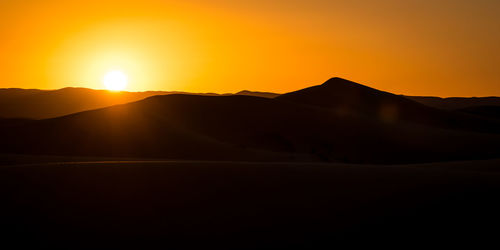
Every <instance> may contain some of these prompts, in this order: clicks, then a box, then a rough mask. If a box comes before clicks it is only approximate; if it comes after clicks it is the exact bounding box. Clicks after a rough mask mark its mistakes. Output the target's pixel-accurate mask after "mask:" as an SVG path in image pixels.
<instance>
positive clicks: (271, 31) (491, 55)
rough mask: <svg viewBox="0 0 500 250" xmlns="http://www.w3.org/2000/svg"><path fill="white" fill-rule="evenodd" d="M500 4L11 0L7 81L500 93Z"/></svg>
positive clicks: (5, 23)
mask: <svg viewBox="0 0 500 250" xmlns="http://www.w3.org/2000/svg"><path fill="white" fill-rule="evenodd" d="M498 13H500V1H494V0H478V1H474V2H471V1H466V0H455V1H451V0H439V1H416V0H409V1H396V0H383V1H366V0H365V1H359V0H352V1H335V0H330V1H327V0H309V1H298V0H288V1H285V0H268V1H264V0H253V1H250V0H245V1H237V0H233V1H228V0H212V1H203V0H191V1H161V0H142V1H130V0H122V1H117V0H111V1H109V0H108V1H106V0H100V1H95V0H87V1H81V0H75V1H60V0H43V1H42V0H28V1H22V2H21V1H14V0H6V1H1V2H0V20H1V22H0V35H1V37H2V39H0V53H1V54H2V58H3V60H2V61H1V62H0V76H1V78H0V87H3V88H5V87H19V88H41V89H56V88H63V87H69V86H75V87H88V88H96V89H102V88H104V86H103V83H102V80H101V79H102V78H103V76H104V75H105V74H106V72H109V71H112V70H121V71H123V72H124V73H126V74H127V75H128V78H129V83H128V87H127V90H129V91H145V90H166V91H175V90H176V91H189V92H217V93H227V92H237V91H239V90H243V89H249V90H256V91H271V92H279V93H284V92H288V91H293V90H297V89H300V88H304V87H307V86H311V85H315V84H320V83H322V82H324V81H325V80H327V79H328V78H330V77H333V76H339V77H343V78H346V79H349V80H352V81H356V82H359V83H362V84H366V85H369V86H371V87H374V88H378V89H381V90H386V91H390V92H393V93H398V94H409V95H435V96H443V97H447V96H492V95H497V96H500V70H499V69H498V67H499V65H500V48H499V47H500V46H498V45H499V44H500V32H499V31H500V30H499V28H500V15H498Z"/></svg>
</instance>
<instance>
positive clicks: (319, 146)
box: [0, 79, 500, 163]
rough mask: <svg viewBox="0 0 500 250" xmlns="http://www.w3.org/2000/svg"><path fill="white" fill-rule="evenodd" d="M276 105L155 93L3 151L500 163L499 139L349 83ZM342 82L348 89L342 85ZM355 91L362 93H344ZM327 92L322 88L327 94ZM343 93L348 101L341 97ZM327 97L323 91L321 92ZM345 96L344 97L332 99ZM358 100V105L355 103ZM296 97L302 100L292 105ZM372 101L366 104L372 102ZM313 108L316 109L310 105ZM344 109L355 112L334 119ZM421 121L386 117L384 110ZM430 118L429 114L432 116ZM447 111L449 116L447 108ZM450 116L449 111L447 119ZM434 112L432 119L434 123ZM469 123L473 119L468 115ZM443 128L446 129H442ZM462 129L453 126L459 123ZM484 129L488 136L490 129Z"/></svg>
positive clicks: (26, 130)
mask: <svg viewBox="0 0 500 250" xmlns="http://www.w3.org/2000/svg"><path fill="white" fill-rule="evenodd" d="M333 81H334V82H333V83H334V84H332V80H330V81H328V82H327V83H326V84H323V85H320V86H316V87H311V88H308V89H305V90H302V91H298V92H293V93H290V94H285V95H282V96H280V97H278V98H274V99H269V98H262V97H255V96H240V95H230V96H197V95H178V94H175V95H163V96H153V97H149V98H146V99H144V100H141V101H136V102H133V103H128V104H122V105H117V106H112V107H108V108H102V109H98V110H92V111H85V112H81V113H76V114H72V115H68V116H63V117H58V118H53V119H46V120H39V121H32V122H28V123H23V124H20V125H15V126H9V128H8V129H5V128H4V129H3V131H1V132H0V136H1V137H2V138H4V140H2V141H1V142H0V152H2V153H22V154H50V155H80V156H119V157H150V158H169V159H196V160H207V159H210V160H246V161H261V160H265V161H303V160H305V161H339V162H356V163H411V162H430V161H444V160H457V159H485V158H494V157H499V156H500V145H499V142H500V135H498V134H486V133H478V132H474V131H481V129H480V127H479V126H485V129H484V130H485V131H487V130H488V129H491V125H492V123H489V121H483V120H481V119H478V120H477V121H476V122H472V120H471V121H469V120H467V121H466V122H462V121H461V120H460V119H461V117H462V116H455V114H451V113H450V114H448V115H450V116H453V117H454V119H456V120H457V121H459V122H462V123H463V124H466V125H470V124H469V122H470V123H471V124H472V125H473V126H472V125H471V126H470V127H467V126H462V127H459V128H458V129H457V128H456V126H455V127H454V126H450V127H446V126H444V125H446V124H445V123H443V122H441V121H439V120H438V122H428V123H422V122H420V121H422V119H423V118H421V117H424V118H426V119H441V118H440V117H438V116H437V115H435V114H434V112H438V111H439V110H436V109H433V108H429V107H426V106H423V105H421V104H418V103H416V102H413V101H410V100H406V99H404V98H403V97H398V96H395V95H392V94H390V93H386V92H381V91H378V90H374V89H371V88H367V87H364V86H362V85H352V84H351V83H350V82H345V81H346V80H338V79H337V80H333ZM338 81H340V85H338V86H337V85H335V82H338ZM345 84H349V85H347V86H351V85H352V86H354V87H353V88H350V87H345V86H346V85H345ZM318 89H319V91H318ZM325 89H326V90H337V91H338V90H339V89H342V91H344V94H343V95H339V93H338V92H336V91H329V92H327V91H325ZM318 93H319V94H318ZM332 96H333V97H336V96H340V97H339V98H332ZM344 96H347V97H352V96H354V97H356V98H357V99H354V100H356V102H354V101H352V99H349V98H347V97H344ZM291 97H293V98H291ZM363 98H366V102H364V100H365V99H363ZM306 101H308V102H306ZM331 103H334V104H335V105H339V107H341V108H342V109H346V110H347V111H348V112H332V109H333V110H335V108H337V107H336V106H335V105H331ZM385 104H389V105H396V107H397V108H398V111H399V112H401V113H403V114H406V113H410V114H418V115H420V116H421V117H419V118H418V119H417V120H412V118H411V117H409V116H402V117H403V118H400V117H401V116H398V117H397V119H393V120H385V119H380V118H379V116H378V115H375V116H373V115H370V112H372V111H373V112H374V111H375V110H378V109H379V108H380V107H381V106H380V105H385ZM428 110H429V114H427V113H425V112H424V111H428ZM439 112H445V111H439ZM438 114H441V115H445V114H447V113H438ZM425 115H426V116H425ZM467 119H468V118H467ZM435 124H438V125H439V126H433V125H435ZM443 124H444V125H443ZM452 125H453V124H452ZM483 132H484V131H483Z"/></svg>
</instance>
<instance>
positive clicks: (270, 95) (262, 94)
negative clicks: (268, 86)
mask: <svg viewBox="0 0 500 250" xmlns="http://www.w3.org/2000/svg"><path fill="white" fill-rule="evenodd" d="M235 95H249V96H258V97H265V98H275V97H277V96H279V95H280V94H276V93H271V92H259V91H249V90H243V91H240V92H238V93H236V94H235Z"/></svg>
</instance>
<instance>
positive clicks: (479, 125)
mask: <svg viewBox="0 0 500 250" xmlns="http://www.w3.org/2000/svg"><path fill="white" fill-rule="evenodd" d="M276 99H277V100H282V101H288V102H294V103H301V104H307V105H312V106H317V107H321V108H325V109H328V110H329V111H331V112H333V113H335V114H338V115H354V116H361V117H364V118H369V119H374V120H377V121H380V122H384V123H397V122H411V123H417V124H422V125H428V126H432V127H440V128H445V129H461V130H473V131H481V132H500V127H499V126H500V124H499V123H496V122H491V121H487V120H481V119H477V118H475V117H469V116H467V115H466V114H460V113H453V112H446V111H442V110H438V109H435V108H432V107H428V106H425V105H423V104H420V103H417V102H415V101H412V100H409V99H407V98H405V97H402V96H398V95H394V94H391V93H388V92H384V91H380V90H377V89H373V88H370V87H367V86H364V85H361V84H358V83H355V82H351V81H348V80H345V79H342V78H338V77H335V78H331V79H330V80H328V81H326V82H325V83H323V84H322V85H318V86H313V87H309V88H306V89H302V90H298V91H295V92H291V93H287V94H283V95H280V96H278V97H276Z"/></svg>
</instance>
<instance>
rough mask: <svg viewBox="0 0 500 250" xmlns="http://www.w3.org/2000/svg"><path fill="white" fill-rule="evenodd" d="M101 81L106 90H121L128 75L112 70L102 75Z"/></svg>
mask: <svg viewBox="0 0 500 250" xmlns="http://www.w3.org/2000/svg"><path fill="white" fill-rule="evenodd" d="M102 82H103V83H104V86H105V87H106V89H108V90H111V91H121V90H124V89H125V88H126V87H127V83H128V77H127V75H126V74H125V73H123V72H122V71H119V70H113V71H110V72H108V73H106V75H104V77H103V79H102Z"/></svg>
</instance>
